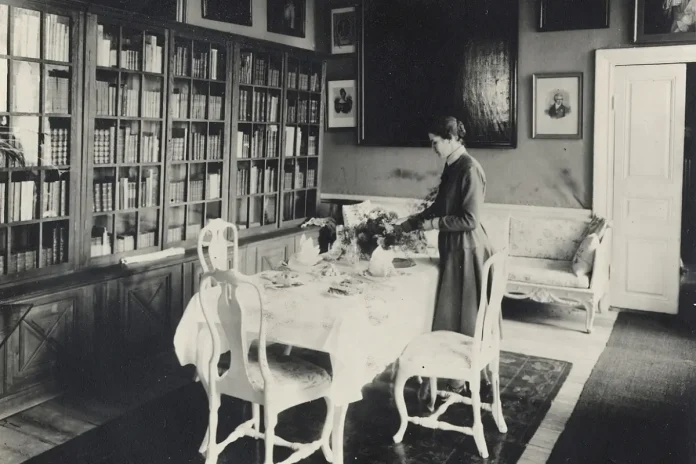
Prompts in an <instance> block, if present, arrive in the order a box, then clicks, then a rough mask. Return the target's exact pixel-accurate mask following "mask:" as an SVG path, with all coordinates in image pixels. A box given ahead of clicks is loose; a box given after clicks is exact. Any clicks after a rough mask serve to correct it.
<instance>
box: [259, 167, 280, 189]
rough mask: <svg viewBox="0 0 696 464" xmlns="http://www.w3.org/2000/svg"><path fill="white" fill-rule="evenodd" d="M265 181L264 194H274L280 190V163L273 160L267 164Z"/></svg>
mask: <svg viewBox="0 0 696 464" xmlns="http://www.w3.org/2000/svg"><path fill="white" fill-rule="evenodd" d="M263 181H264V182H263V192H264V193H273V192H276V191H277V190H278V188H277V186H278V161H276V160H271V161H267V162H266V170H265V172H264V178H263Z"/></svg>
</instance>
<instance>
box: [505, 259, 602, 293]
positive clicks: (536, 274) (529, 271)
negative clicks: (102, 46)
mask: <svg viewBox="0 0 696 464" xmlns="http://www.w3.org/2000/svg"><path fill="white" fill-rule="evenodd" d="M572 265H573V262H572V261H559V260H555V259H540V258H525V257H517V256H511V257H510V261H509V264H508V281H511V282H526V283H530V284H539V285H554V286H558V287H572V288H589V287H590V278H589V276H588V275H587V274H582V275H579V276H576V275H575V274H574V273H573V268H572Z"/></svg>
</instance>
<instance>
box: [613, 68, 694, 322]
mask: <svg viewBox="0 0 696 464" xmlns="http://www.w3.org/2000/svg"><path fill="white" fill-rule="evenodd" d="M615 83H616V87H615V93H614V124H615V125H614V127H615V134H614V198H613V225H614V250H613V256H612V275H611V286H612V303H613V304H614V305H615V306H618V307H623V308H630V309H638V310H644V311H656V312H665V313H676V312H677V309H678V303H679V254H680V237H681V200H682V197H681V189H682V171H683V157H684V107H685V98H686V65H684V64H669V65H660V66H620V67H617V70H616V75H615Z"/></svg>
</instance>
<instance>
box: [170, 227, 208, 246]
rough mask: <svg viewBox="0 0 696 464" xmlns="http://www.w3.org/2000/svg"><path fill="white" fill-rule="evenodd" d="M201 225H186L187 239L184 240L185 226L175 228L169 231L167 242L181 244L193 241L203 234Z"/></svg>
mask: <svg viewBox="0 0 696 464" xmlns="http://www.w3.org/2000/svg"><path fill="white" fill-rule="evenodd" d="M201 229H202V227H201V225H200V224H187V225H186V236H185V237H186V238H184V226H182V225H180V226H173V227H170V228H169V229H168V230H167V242H168V243H171V242H179V241H181V240H193V239H195V238H197V237H198V234H200V233H201Z"/></svg>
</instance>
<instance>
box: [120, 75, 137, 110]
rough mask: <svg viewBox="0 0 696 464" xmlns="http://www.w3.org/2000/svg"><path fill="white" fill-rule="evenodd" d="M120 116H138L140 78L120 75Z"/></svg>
mask: <svg viewBox="0 0 696 464" xmlns="http://www.w3.org/2000/svg"><path fill="white" fill-rule="evenodd" d="M121 92H122V93H121V96H120V99H121V101H120V103H121V116H132V117H138V116H139V115H140V111H139V109H140V76H138V75H135V74H125V73H123V74H121Z"/></svg>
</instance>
